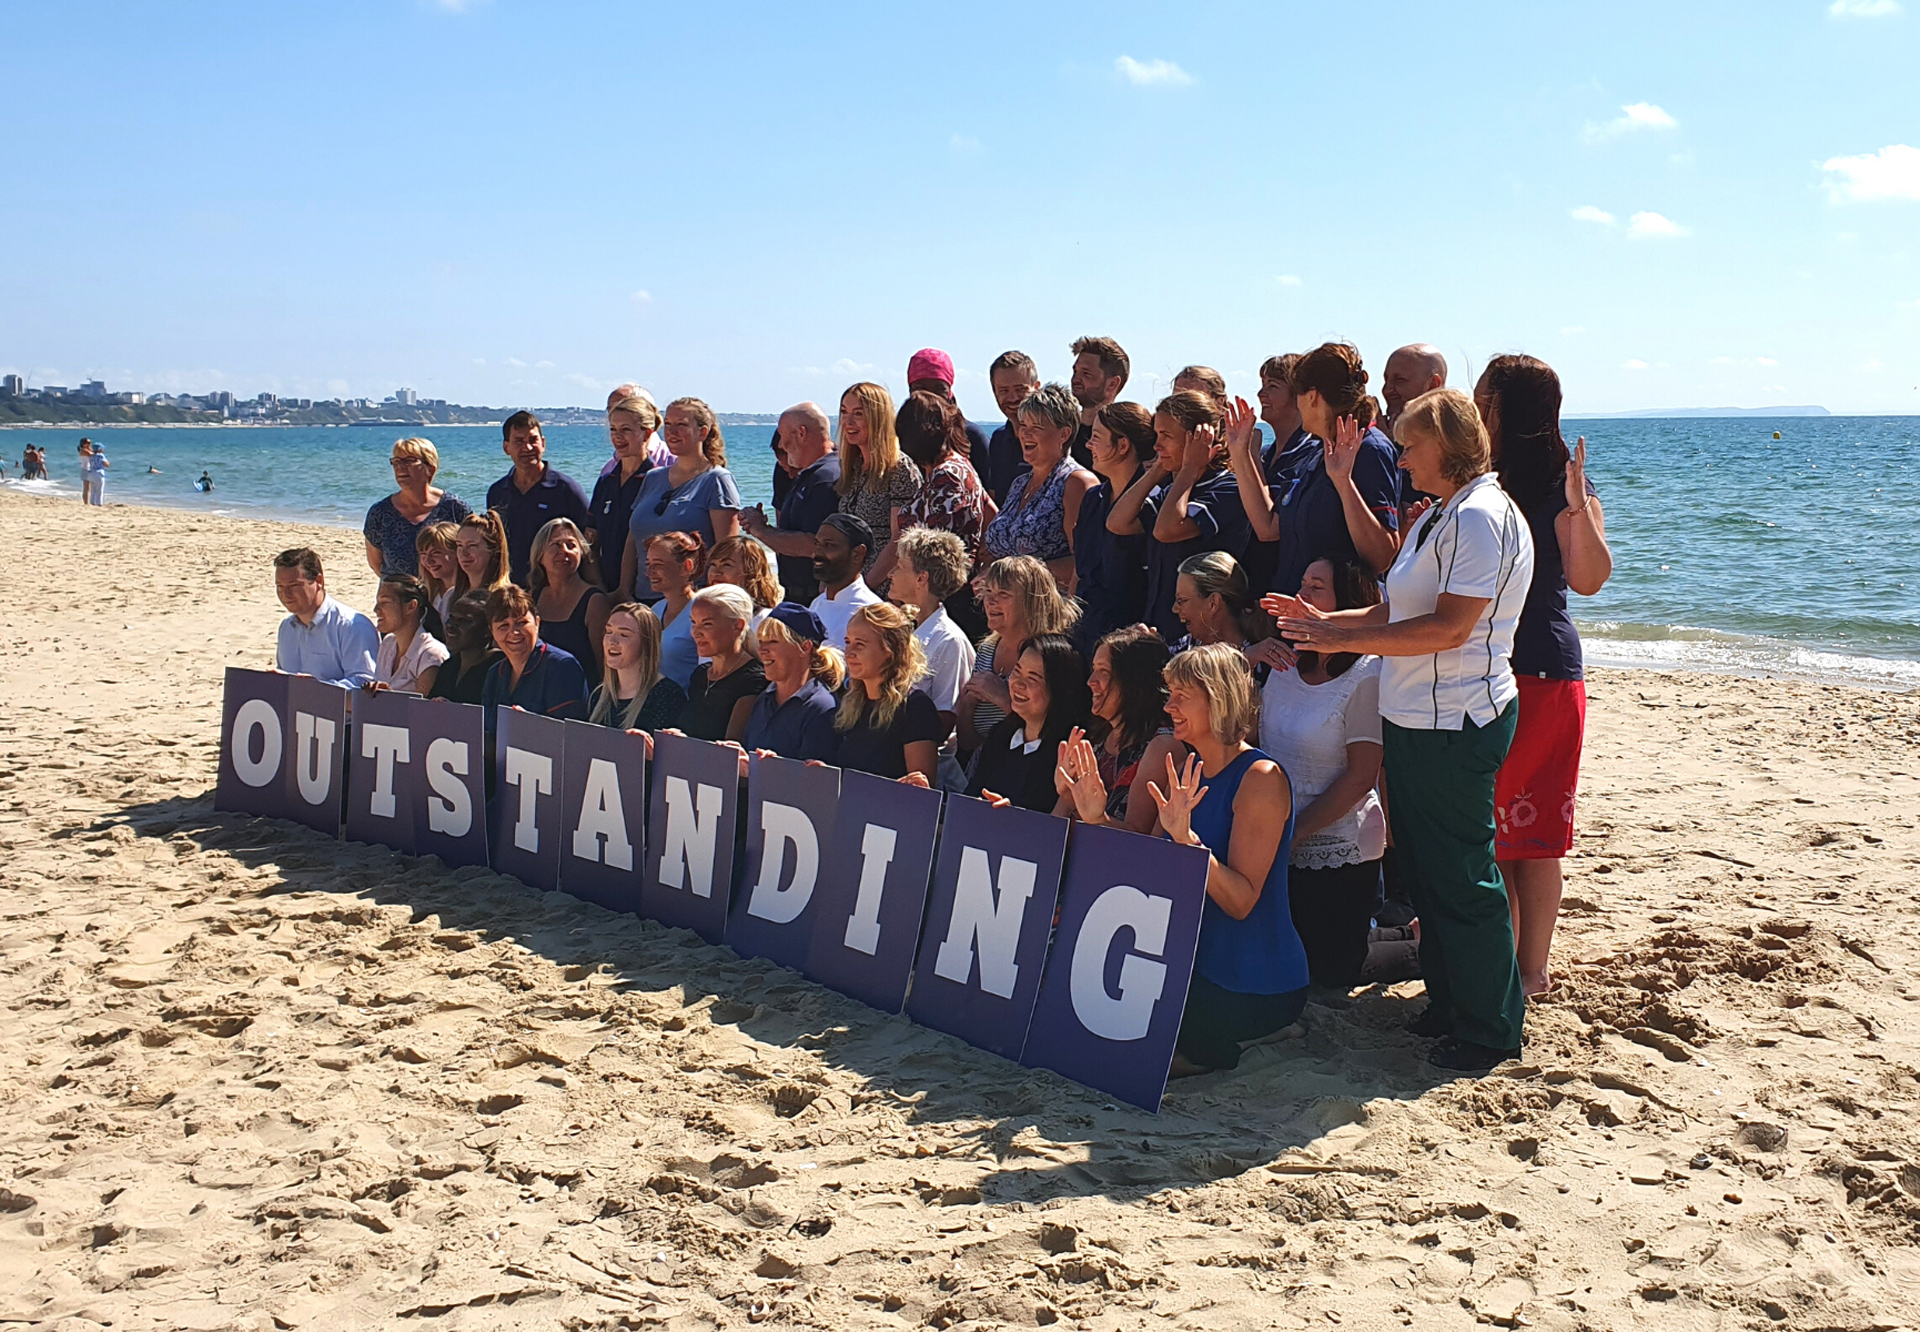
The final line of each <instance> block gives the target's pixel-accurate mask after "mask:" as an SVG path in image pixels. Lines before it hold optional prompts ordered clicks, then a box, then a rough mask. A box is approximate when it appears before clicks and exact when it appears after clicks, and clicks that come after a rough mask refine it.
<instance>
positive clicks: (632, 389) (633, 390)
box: [607, 384, 658, 411]
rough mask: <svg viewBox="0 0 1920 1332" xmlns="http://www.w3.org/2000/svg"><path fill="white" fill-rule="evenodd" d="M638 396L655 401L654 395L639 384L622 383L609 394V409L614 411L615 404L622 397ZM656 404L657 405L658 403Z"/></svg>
mask: <svg viewBox="0 0 1920 1332" xmlns="http://www.w3.org/2000/svg"><path fill="white" fill-rule="evenodd" d="M636 397H638V398H645V399H646V400H647V401H648V402H653V395H652V394H651V393H649V392H647V391H646V390H645V389H643V388H641V387H640V386H639V385H638V384H621V385H619V386H618V387H617V388H615V389H614V390H613V392H611V393H609V394H608V395H607V410H608V411H612V410H613V404H614V403H616V402H618V401H620V399H622V398H636ZM655 405H656V406H657V405H658V404H655Z"/></svg>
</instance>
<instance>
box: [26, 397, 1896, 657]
mask: <svg viewBox="0 0 1920 1332" xmlns="http://www.w3.org/2000/svg"><path fill="white" fill-rule="evenodd" d="M138 428H144V427H138ZM29 485H31V486H33V487H36V489H28V488H27V487H28V486H29ZM43 485H44V486H45V488H46V489H38V487H41V486H43ZM56 488H57V489H56ZM48 491H54V492H55V493H48ZM196 493H197V492H196ZM219 493H220V492H218V491H216V492H215V495H216V497H217V496H218V494H219ZM6 494H14V495H20V496H22V497H24V498H30V499H38V500H45V501H47V502H50V503H56V504H71V505H77V504H78V502H79V501H78V495H79V492H78V490H75V489H68V488H67V487H66V486H65V483H63V482H60V481H49V482H46V483H41V482H31V483H28V482H22V481H20V480H19V479H18V478H17V477H7V478H5V479H4V480H0V495H6ZM214 503H215V504H217V503H218V500H217V498H216V500H215V501H214ZM106 508H107V509H109V510H112V509H127V510H153V511H157V512H161V513H185V514H192V515H194V516H196V517H199V518H208V519H216V520H222V521H226V520H232V521H238V522H262V523H283V524H294V525H299V526H305V527H309V528H312V529H314V530H315V531H324V532H354V533H358V532H359V530H360V529H359V527H358V526H357V525H356V524H353V523H351V522H345V521H342V522H337V523H333V522H327V521H325V520H324V519H320V518H315V517H314V516H313V515H311V514H300V513H281V512H277V511H272V510H262V511H260V512H257V513H245V512H235V511H233V510H231V509H228V510H220V509H217V508H214V507H212V506H211V505H210V506H208V507H206V508H202V507H199V506H197V505H196V504H195V503H194V502H193V501H192V500H190V499H185V498H183V500H182V502H181V503H180V504H177V505H174V504H151V503H140V504H130V503H127V502H125V501H121V500H109V501H108V502H107V504H106ZM369 605H371V599H370V598H369ZM1576 623H1579V626H1580V631H1581V642H1582V644H1583V646H1584V648H1585V652H1586V658H1587V664H1588V665H1590V666H1596V667H1600V668H1603V669H1607V670H1617V671H1628V672H1640V671H1646V672H1654V673H1672V674H1680V675H1686V674H1699V675H1705V676H1724V677H1728V678H1733V679H1742V680H1775V681H1788V682H1794V683H1803V684H1815V685H1839V686H1842V687H1846V688H1852V689H1861V690H1865V691H1868V692H1871V693H1876V694H1895V695H1897V694H1904V693H1912V692H1916V691H1920V660H1914V659H1911V658H1904V657H1872V656H1867V655H1864V654H1860V653H1847V652H1836V651H1833V650H1831V649H1827V648H1822V647H1814V646H1809V645H1806V644H1795V643H1789V642H1786V641H1784V640H1778V639H1763V638H1757V637H1753V636H1750V635H1739V634H1731V633H1726V632H1723V631H1719V630H1703V629H1690V628H1685V627H1681V626H1665V625H1643V626H1634V625H1623V626H1619V627H1620V628H1622V629H1626V630H1629V631H1637V632H1629V633H1626V634H1617V635H1616V634H1607V633H1605V632H1596V631H1595V629H1594V628H1593V626H1592V625H1591V624H1590V623H1582V622H1579V621H1578V620H1577V618H1576ZM1658 653H1666V654H1668V658H1669V659H1665V660H1662V659H1658V658H1657V656H1656V654H1658Z"/></svg>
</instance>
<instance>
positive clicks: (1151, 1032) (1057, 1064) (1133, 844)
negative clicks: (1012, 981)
mask: <svg viewBox="0 0 1920 1332" xmlns="http://www.w3.org/2000/svg"><path fill="white" fill-rule="evenodd" d="M1206 898H1207V853H1206V851H1205V850H1204V849H1203V848H1201V847H1195V846H1175V845H1174V844H1173V843H1172V842H1169V841H1167V840H1166V839H1165V838H1161V837H1143V836H1141V835H1140V834H1138V833H1131V832H1122V831H1120V830H1118V829H1115V828H1089V827H1086V826H1085V825H1076V826H1075V827H1074V830H1073V850H1072V852H1071V854H1069V855H1068V857H1067V873H1066V879H1065V882H1064V884H1063V888H1062V892H1061V897H1060V927H1059V929H1058V930H1057V931H1056V932H1055V934H1054V940H1053V951H1052V952H1051V953H1049V954H1048V955H1047V969H1046V976H1045V978H1044V979H1042V981H1041V982H1040V1001H1039V1003H1038V1004H1037V1005H1035V1007H1034V1012H1033V1026H1032V1028H1031V1029H1030V1030H1029V1031H1028V1033H1027V1049H1026V1053H1025V1055H1024V1056H1022V1059H1021V1062H1022V1063H1025V1064H1028V1065H1030V1066H1032V1067H1035V1068H1050V1069H1052V1070H1054V1071H1055V1072H1056V1073H1064V1074H1065V1075H1066V1076H1067V1077H1070V1078H1072V1079H1073V1080H1074V1081H1075V1082H1082V1083H1085V1084H1086V1085H1087V1086H1089V1087H1097V1088H1099V1089H1100V1090H1101V1091H1104V1092H1107V1093H1109V1094H1111V1095H1113V1096H1117V1097H1119V1098H1120V1099H1121V1100H1123V1101H1128V1102H1131V1103H1132V1104H1134V1105H1137V1106H1139V1107H1141V1108H1142V1109H1145V1110H1152V1111H1155V1112H1156V1113H1157V1112H1158V1111H1159V1109H1160V1095H1161V1093H1162V1092H1164V1091H1165V1090H1166V1087H1167V1068H1168V1065H1169V1064H1171V1063H1172V1061H1173V1043H1174V1040H1175V1038H1177V1037H1178V1036H1179V1034H1180V1017H1181V1014H1182V1012H1183V1011H1184V1010H1185V1008H1186V1002H1187V985H1188V983H1189V982H1190V981H1191V980H1192V977H1193V955H1194V950H1195V949H1196V948H1197V947H1198V945H1199V942H1200V913H1201V909H1202V907H1203V906H1204V905H1205V903H1206Z"/></svg>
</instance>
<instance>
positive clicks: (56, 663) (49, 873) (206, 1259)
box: [0, 492, 1920, 1332]
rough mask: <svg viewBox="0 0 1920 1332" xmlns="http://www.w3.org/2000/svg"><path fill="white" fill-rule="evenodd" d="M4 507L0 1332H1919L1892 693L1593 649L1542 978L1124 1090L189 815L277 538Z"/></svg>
mask: <svg viewBox="0 0 1920 1332" xmlns="http://www.w3.org/2000/svg"><path fill="white" fill-rule="evenodd" d="M295 544H312V545H314V546H315V547H316V548H318V549H319V550H320V551H321V553H322V554H323V556H324V557H325V559H326V561H327V567H328V570H329V574H330V578H329V586H330V589H331V590H332V591H333V592H334V593H335V595H337V596H339V597H341V598H342V599H343V600H345V601H347V602H349V603H350V604H352V605H355V606H358V607H360V608H362V609H368V608H370V607H371V603H372V590H373V586H372V585H373V579H372V576H371V575H370V574H369V573H368V571H367V568H366V564H365V560H364V558H363V556H362V546H361V541H360V537H359V535H358V533H356V532H352V531H346V530H341V529H334V528H320V527H300V526H295V525H291V524H280V523H265V522H251V521H241V520H230V519H218V518H203V517H198V516H195V515H194V514H192V513H189V512H178V511H167V510H160V509H143V508H133V507H123V506H119V505H111V504H110V505H109V506H108V507H106V508H104V509H83V508H82V507H81V506H80V505H79V504H78V503H77V502H73V501H64V502H58V501H53V500H46V499H39V498H33V497H28V496H23V495H20V494H18V493H11V492H0V548H4V549H5V550H6V551H7V552H8V553H9V558H8V566H9V570H10V573H11V575H12V576H11V577H10V578H9V579H8V586H7V589H6V593H5V596H4V607H3V608H0V629H3V632H0V908H3V909H4V913H5V914H4V919H5V925H4V944H3V950H4V951H3V955H0V1004H3V1005H4V1012H5V1017H4V1021H0V1066H4V1067H5V1068H7V1069H8V1070H9V1071H10V1074H11V1076H9V1077H8V1078H7V1079H6V1080H5V1082H4V1084H0V1108H3V1110H4V1119H3V1120H0V1326H14V1325H20V1324H24V1325H27V1326H31V1327H36V1328H42V1327H43V1328H49V1329H59V1330H60V1332H79V1330H80V1329H93V1328H97V1327H107V1326H111V1327H112V1328H114V1329H116V1330H120V1329H146V1328H156V1329H157V1328H169V1329H171V1328H196V1329H199V1328H205V1329H216V1328H235V1329H258V1330H261V1332H265V1330H266V1329H286V1328H303V1329H326V1330H328V1332H332V1330H335V1329H353V1328H374V1327H383V1328H384V1327H397V1328H429V1329H463V1330H464V1329H475V1328H567V1329H598V1328H633V1327H652V1326H660V1327H666V1328H673V1329H693V1328H717V1327H727V1328H732V1327H747V1326H750V1325H760V1326H776V1327H777V1326H805V1327H815V1328H832V1329H842V1328H911V1327H922V1326H928V1327H935V1328H955V1327H982V1328H985V1327H1002V1326H1008V1327H1034V1326H1049V1325H1057V1326H1062V1327H1074V1328H1090V1329H1101V1332H1106V1330H1107V1329H1120V1328H1128V1329H1131V1328H1160V1327H1167V1328H1204V1329H1207V1330H1208V1332H1234V1330H1237V1329H1242V1328H1244V1329H1265V1328H1306V1327H1314V1328H1323V1327H1332V1326H1340V1327H1343V1328H1375V1327H1381V1328H1395V1327H1403V1326H1411V1327H1419V1328H1470V1327H1474V1326H1486V1325H1493V1326H1502V1327H1515V1326H1531V1327H1536V1328H1555V1329H1569V1330H1572V1329H1612V1328H1631V1327H1657V1328H1661V1329H1732V1328H1778V1329H1787V1330H1790V1332H1815V1330H1816V1329H1848V1330H1850V1332H1852V1330H1857V1332H1864V1330H1865V1329H1870V1328H1872V1329H1890V1328H1895V1327H1907V1326H1920V1122H1916V1118H1915V1111H1916V1107H1917V1106H1920V1072H1917V1071H1916V1070H1917V1069H1920V988H1916V982H1915V980H1914V964H1915V958H1916V949H1915V946H1914V940H1915V931H1916V927H1917V925H1920V910H1917V909H1916V902H1915V893H1914V883H1915V876H1916V867H1920V834H1917V833H1916V815H1920V698H1916V697H1913V696H1908V695H1896V694H1890V693H1884V692H1871V691H1864V690H1853V689H1847V688H1842V687H1834V686H1818V685H1809V684H1797V683H1795V684H1788V683H1779V682H1769V681H1755V680H1745V679H1736V678H1729V677H1719V676H1705V675H1682V674H1661V673H1654V672H1618V671H1609V672H1596V673H1595V675H1594V677H1593V679H1592V680H1591V682H1590V690H1591V698H1592V708H1591V722H1590V732H1589V736H1588V745H1587V758H1586V765H1585V774H1584V776H1585V780H1584V783H1583V786H1584V790H1583V797H1582V818H1581V823H1582V837H1581V840H1580V842H1579V844H1578V847H1577V849H1576V852H1575V855H1574V857H1573V858H1572V859H1571V860H1570V861H1569V862H1568V879H1569V888H1568V891H1569V897H1568V903H1567V910H1566V912H1565V914H1564V916H1563V918H1562V933H1561V936H1560V941H1559V944H1558V946H1557V949H1556V971H1557V975H1558V978H1559V983H1558V985H1557V986H1556V988H1555V989H1554V990H1553V991H1552V992H1551V993H1550V994H1549V995H1548V996H1546V997H1545V999H1544V1000H1542V1001H1537V1002H1536V1003H1535V1005H1534V1008H1533V1011H1532V1013H1531V1016H1530V1020H1529V1028H1528V1034H1529V1045H1528V1048H1527V1051H1526V1055H1525V1060H1524V1062H1523V1063H1522V1064H1520V1065H1518V1066H1514V1065H1509V1066H1506V1067H1505V1068H1504V1069H1503V1070H1502V1071H1500V1072H1499V1073H1498V1074H1497V1075H1495V1076H1492V1077H1489V1078H1486V1079H1484V1080H1482V1081H1477V1082H1475V1081H1448V1080H1446V1079H1445V1078H1444V1077H1443V1076H1441V1075H1439V1074H1438V1073H1436V1072H1435V1071H1434V1070H1432V1069H1430V1068H1429V1067H1428V1066H1427V1065H1426V1064H1425V1062H1424V1060H1423V1058H1422V1053H1423V1047H1422V1046H1421V1045H1420V1044H1419V1043H1417V1042H1416V1041H1414V1040H1413V1039H1412V1038H1411V1037H1409V1036H1407V1035H1405V1034H1404V1033H1403V1032H1402V1031H1401V1030H1400V1023H1401V1022H1402V1020H1403V1019H1404V1018H1405V1017H1406V1016H1408V1015H1409V1013H1410V1012H1411V1011H1412V1009H1413V1008H1414V1007H1415V1006H1417V1004H1418V1002H1419V1001H1418V998H1417V996H1418V992H1419V987H1418V986H1417V985H1403V986H1398V987H1395V988H1394V989H1392V990H1390V991H1388V992H1384V993H1382V992H1378V991H1365V992H1361V993H1360V994H1359V995H1357V996H1356V997H1355V998H1354V999H1353V1000H1352V1001H1351V1003H1349V1004H1346V1005H1344V1006H1339V1007H1332V1006H1327V1005H1324V1004H1314V1005H1311V1006H1310V1007H1309V1008H1308V1010H1307V1014H1306V1017H1305V1019H1304V1021H1303V1023H1302V1024H1301V1026H1300V1027H1297V1028H1293V1029H1290V1030H1289V1032H1287V1033H1284V1034H1283V1036H1282V1038H1281V1039H1278V1040H1276V1041H1275V1042H1273V1043H1271V1044H1269V1045H1266V1046H1262V1047H1260V1048H1257V1049H1256V1050H1254V1051H1253V1052H1252V1053H1251V1054H1250V1055H1249V1056H1248V1058H1247V1059H1246V1060H1245V1061H1244V1063H1243V1064H1242V1066H1241V1068H1240V1069H1239V1070H1238V1071H1237V1072H1234V1073H1230V1074H1223V1075H1213V1076H1209V1077H1205V1078H1200V1079H1195V1080H1191V1081H1187V1082H1182V1083H1177V1084H1175V1086H1174V1089H1173V1090H1172V1092H1171V1094H1170V1095H1169V1096H1168V1097H1167V1099H1166V1103H1165V1106H1164V1108H1163V1111H1162V1113H1161V1114H1160V1115H1158V1116H1153V1115H1148V1114H1144V1113H1141V1112H1138V1111H1134V1110H1131V1109H1125V1108H1117V1107H1116V1106H1115V1105H1113V1104H1112V1103H1110V1102H1108V1101H1106V1100H1105V1099H1104V1098H1102V1097H1101V1096H1099V1095H1098V1094H1096V1093H1092V1092H1089V1091H1087V1090H1085V1089H1084V1088H1081V1087H1079V1086H1077V1085H1075V1084H1072V1083H1069V1082H1067V1081H1065V1080H1064V1079H1061V1078H1059V1077H1057V1076H1055V1075H1053V1074H1050V1073H1036V1072H1030V1071H1027V1070H1023V1069H1020V1068H1018V1067H1015V1066H1013V1065H1010V1064H1008V1063H1005V1062H1002V1061H1000V1060H998V1059H995V1058H994V1057H992V1056H989V1055H986V1054H983V1053H981V1052H979V1051H976V1050H974V1049H972V1048H970V1047H967V1046H965V1045H963V1044H961V1043H960V1042H958V1041H955V1040H953V1039H951V1038H948V1037H945V1036H942V1035H938V1034H936V1033H933V1032H931V1031H928V1030H926V1029H924V1028H919V1027H915V1026H913V1025H911V1024H910V1023H908V1022H907V1021H906V1020H905V1019H903V1018H885V1017H881V1016H879V1015H877V1014H875V1013H874V1012H872V1011H871V1010H868V1009H865V1008H863V1007H861V1006H860V1005H858V1004H856V1003H853V1002H852V1001H850V1000H846V999H843V998H840V997H839V996H837V995H834V994H832V993H830V992H828V991H826V990H824V989H821V988H819V987H817V986H815V985H813V984H811V983H809V982H807V981H804V980H802V979H801V978H799V977H798V976H797V975H796V974H795V973H793V972H790V971H783V970H780V969H777V968H774V967H772V966H770V965H768V964H766V963H764V962H760V961H741V960H739V959H737V958H735V957H734V956H733V955H732V954H731V953H729V952H727V951H725V950H723V949H717V948H711V947H708V946H706V945H704V944H701V943H700V942H699V941H698V940H697V939H695V938H694V937H693V936H692V935H690V934H687V933H685V932H680V931H670V930H665V929H662V928H661V927H659V926H658V925H655V924H653V923H650V922H645V921H641V920H638V919H635V918H633V917H627V916H617V915H613V914H610V913H608V912H605V911H603V910H601V909H600V908H597V907H593V906H590V905H587V904H584V903H582V902H579V901H577V900H575V899H573V898H571V897H568V896H565V895H560V894H547V895H543V894H540V893H537V892H534V891H532V890H530V889H527V888H525V887H523V886H521V885H520V884H518V883H517V882H515V881H513V880H510V879H507V878H504V877H502V876H500V875H496V874H492V873H489V872H486V871H480V870H462V871H449V870H446V869H444V868H442V867H441V866H440V865H439V862H437V861H432V860H414V859H410V858H406V857H402V856H398V855H396V854H394V853H392V852H390V851H387V850H384V849H381V848H377V847H368V846H358V845H354V844H350V843H340V842H334V841H329V840H326V839H324V838H321V837H319V836H318V835H316V834H313V833H310V832H307V831H305V830H303V829H299V828H295V827H293V826H291V825H287V824H279V823H267V822H262V821H258V820H249V819H243V818H236V817H229V816H218V815H215V814H214V813H213V811H212V809H211V801H210V792H211V787H212V784H213V778H214V767H215V756H216V742H217V727H218V713H219V703H220V691H221V672H222V669H223V668H224V667H226V666H228V665H246V666H257V667H264V666H270V665H271V664H272V641H273V629H274V626H275V624H276V623H277V621H278V620H279V618H280V616H281V611H280V608H279V606H278V605H277V603H276V602H275V600H274V597H273V588H272V577H271V571H270V569H269V567H268V559H269V557H270V555H271V554H272V552H274V551H276V550H278V549H280V548H282V547H285V546H289V545H295Z"/></svg>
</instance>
